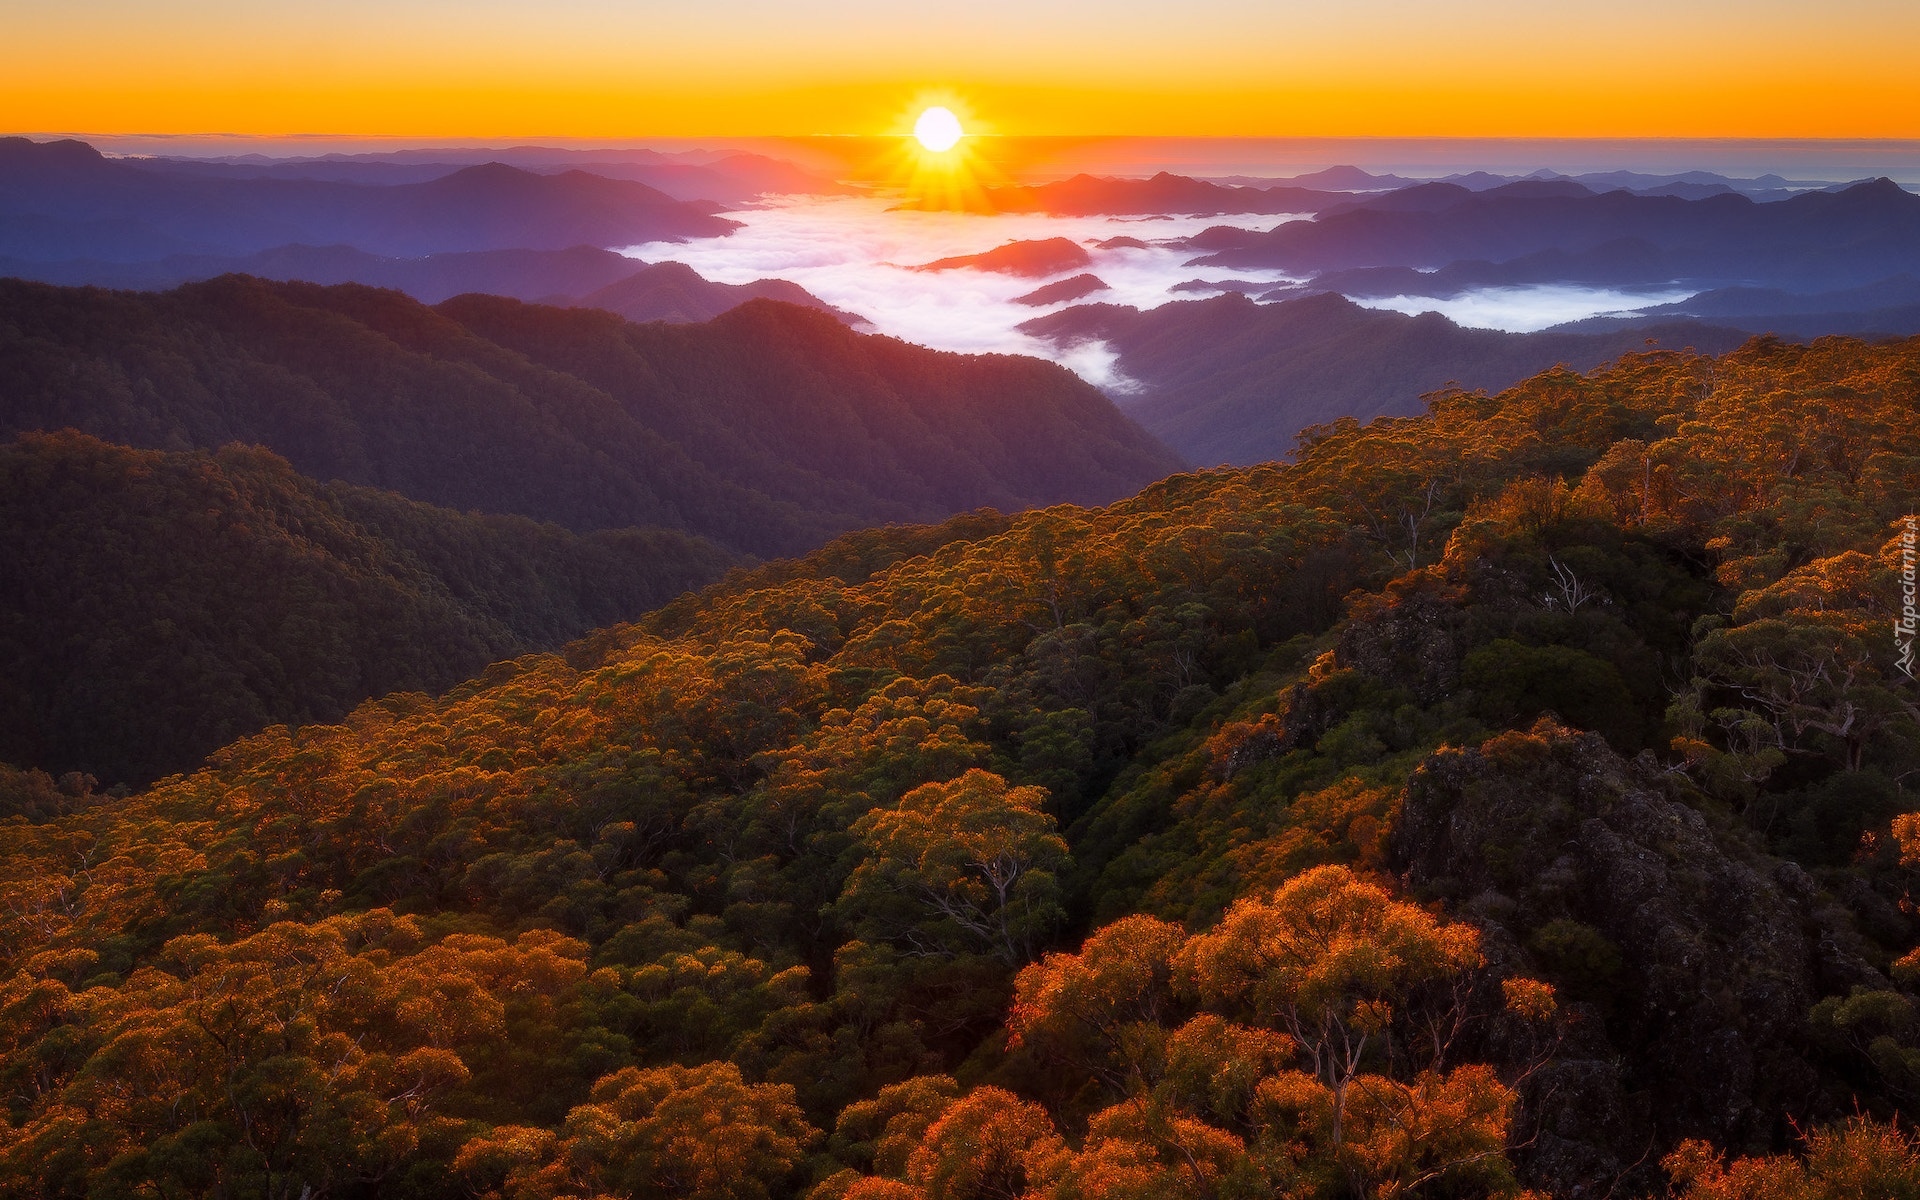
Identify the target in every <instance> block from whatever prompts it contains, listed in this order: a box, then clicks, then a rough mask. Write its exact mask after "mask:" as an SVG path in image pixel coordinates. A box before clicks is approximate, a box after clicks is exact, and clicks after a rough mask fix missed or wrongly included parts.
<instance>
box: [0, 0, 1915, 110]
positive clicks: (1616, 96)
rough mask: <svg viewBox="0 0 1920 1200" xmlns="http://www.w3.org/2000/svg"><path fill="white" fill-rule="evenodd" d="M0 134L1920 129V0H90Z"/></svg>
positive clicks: (34, 42)
mask: <svg viewBox="0 0 1920 1200" xmlns="http://www.w3.org/2000/svg"><path fill="white" fill-rule="evenodd" d="M12 7H15V8H17V9H18V10H19V11H16V12H12V13H9V14H8V16H7V18H6V36H5V39H4V42H3V43H0V113H4V114H5V116H4V117H0V122H3V123H4V126H5V127H6V128H7V129H8V131H13V132H80V133H98V134H112V133H136V132H138V133H208V132H225V133H246V134H265V135H272V134H288V133H337V134H357V135H387V136H411V137H423V136H424V137H431V136H446V137H505V136H511V137H541V136H551V137H563V136H564V137H606V138H612V137H623V138H632V137H665V136H713V135H769V134H787V135H790V134H834V133H847V134H853V133H888V132H904V131H905V130H906V128H907V127H909V126H910V124H911V120H912V114H913V112H914V110H915V108H916V106H917V105H918V104H919V103H920V102H921V100H922V99H923V97H924V96H926V95H928V94H932V93H933V92H936V91H937V92H939V93H941V94H942V95H945V96H950V97H957V98H959V100H960V101H961V102H962V104H963V105H964V107H965V108H966V109H967V114H968V115H969V117H970V120H971V124H972V126H973V127H974V128H975V129H984V130H991V131H993V132H999V133H1018V134H1173V135H1234V136H1314V135H1331V136H1348V135H1387V136H1391V135H1403V136H1427V135H1454V136H1560V137H1581V136H1654V137H1669V136H1670V137H1688V136H1696V137H1916V136H1920V71H1917V70H1916V69H1915V68H1914V63H1915V61H1916V60H1920V4H1914V3H1912V2H1911V0H1898V2H1895V0H1831V2H1829V3H1824V4H1819V5H1814V4H1807V3H1793V4H1787V3H1779V2H1777V0H1745V2H1738V0H1713V2H1707V0H1663V2H1653V0H1620V2H1617V3H1611V4H1605V5H1601V4H1578V5H1570V4H1559V5H1554V4H1545V3H1541V2H1540V0H1528V2H1526V3H1520V2H1517V0H1475V2H1472V3H1451V4H1444V3H1436V2H1433V0H1427V2H1425V3H1417V2H1414V0H1353V2H1350V3H1346V4H1343V5H1341V6H1340V8H1339V11H1338V12H1337V13H1330V12H1327V11H1325V9H1326V6H1325V4H1324V3H1321V4H1316V5H1314V6H1313V7H1312V9H1311V10H1309V8H1308V6H1306V5H1303V4H1291V3H1285V2H1281V0H1187V2H1186V3H1183V4H1181V5H1179V6H1178V7H1177V8H1176V6H1175V5H1173V4H1171V3H1165V2H1157V3H1145V2H1142V0H969V2H968V3H966V4H957V3H955V4H946V5H937V6H936V5H930V4H927V3H924V2H920V0H912V2H907V0H825V2H822V0H813V2H811V3H808V2H800V0H703V2H702V3H688V2H686V0H671V2H666V0H541V2H539V3H532V2H529V0H168V2H164V3H161V2H154V0H90V2H89V3H85V4H65V5H59V4H40V5H34V6H32V7H31V8H29V7H27V6H25V5H24V4H14V5H12Z"/></svg>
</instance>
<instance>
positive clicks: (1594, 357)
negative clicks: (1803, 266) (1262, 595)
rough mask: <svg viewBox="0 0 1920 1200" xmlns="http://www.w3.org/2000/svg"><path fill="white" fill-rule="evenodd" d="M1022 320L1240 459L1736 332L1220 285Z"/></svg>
mask: <svg viewBox="0 0 1920 1200" xmlns="http://www.w3.org/2000/svg"><path fill="white" fill-rule="evenodd" d="M1020 328H1021V330H1022V331H1023V332H1026V333H1030V334H1032V335H1034V336H1036V337H1042V338H1046V339H1048V340H1050V341H1053V342H1055V343H1059V344H1071V343H1073V342H1076V341H1087V340H1099V341H1102V342H1105V343H1106V344H1107V345H1108V346H1110V347H1111V348H1112V349H1113V350H1115V351H1116V352H1117V353H1118V360H1117V362H1116V366H1117V367H1118V368H1119V370H1120V371H1121V372H1122V373H1123V374H1124V375H1125V377H1126V379H1127V383H1126V384H1124V385H1123V386H1120V387H1116V388H1113V389H1111V394H1112V395H1113V397H1114V399H1115V401H1116V402H1117V403H1118V404H1119V405H1120V406H1121V407H1122V408H1123V409H1124V410H1125V411H1126V412H1127V413H1128V414H1129V415H1130V416H1132V417H1133V418H1134V419H1135V420H1137V421H1139V422H1140V424H1141V425H1142V426H1144V427H1145V428H1146V430H1147V431H1148V432H1149V433H1152V434H1153V435H1154V436H1155V437H1157V438H1159V439H1161V440H1162V441H1164V442H1165V443H1166V444H1167V445H1169V446H1171V447H1173V448H1174V449H1175V450H1176V451H1178V452H1179V453H1180V454H1182V455H1184V456H1185V457H1186V458H1188V459H1189V460H1191V461H1193V462H1197V463H1217V462H1224V463H1235V464H1242V465H1246V464H1252V463H1257V462H1264V461H1267V460H1270V459H1279V458H1285V457H1287V456H1288V455H1290V454H1292V453H1293V451H1294V448H1295V439H1296V437H1297V436H1298V435H1299V433H1300V431H1301V430H1303V429H1305V428H1307V427H1309V426H1314V425H1322V424H1325V423H1327V422H1331V421H1334V420H1337V419H1339V418H1341V417H1353V418H1356V419H1358V420H1360V421H1363V422H1364V421H1369V420H1372V419H1373V418H1374V417H1377V416H1411V415H1414V414H1416V413H1418V412H1420V411H1422V406H1423V402H1422V400H1421V397H1422V396H1423V395H1424V394H1425V393H1427V392H1431V391H1435V390H1437V389H1440V388H1443V387H1462V388H1466V389H1469V390H1471V389H1475V388H1484V389H1487V390H1488V391H1499V390H1500V389H1501V388H1503V387H1507V386H1510V385H1512V384H1514V383H1517V382H1518V381H1520V380H1522V379H1525V378H1526V377H1528V376H1529V375H1533V374H1536V373H1538V372H1540V371H1543V370H1546V369H1547V368H1549V367H1552V366H1555V365H1556V364H1569V365H1571V366H1574V367H1576V368H1578V369H1587V368H1591V367H1596V366H1599V365H1601V364H1603V363H1607V362H1611V361H1613V360H1614V359H1616V358H1618V357H1620V356H1621V355H1622V354H1626V353H1628V352H1631V351H1639V350H1645V349H1647V348H1648V347H1649V346H1664V347H1668V348H1675V349H1678V348H1689V349H1695V350H1698V351H1701V352H1703V353H1715V352H1719V351H1724V350H1730V349H1732V348H1733V347H1735V346H1738V345H1740V344H1741V343H1742V342H1744V341H1746V340H1747V338H1748V335H1747V334H1745V333H1742V332H1740V331H1738V330H1736V329H1732V328H1727V327H1725V326H1717V325H1709V324H1705V323H1703V322H1699V321H1688V320H1684V319H1679V318H1667V319H1666V320H1665V321H1664V322H1662V323H1657V324H1653V325H1640V324H1635V325H1633V326H1631V327H1629V328H1613V329H1608V330H1604V331H1600V332H1559V331H1552V332H1542V333H1531V334H1525V333H1505V332H1501V331H1499V330H1493V329H1468V328H1463V327H1461V326H1460V325H1457V324H1455V323H1454V322H1452V321H1449V320H1448V319H1447V318H1445V317H1443V316H1441V315H1440V314H1439V313H1432V312H1429V313H1423V314H1421V315H1419V316H1407V315H1405V314H1402V313H1397V312H1389V311H1385V310H1381V309H1372V308H1362V307H1361V306H1360V305H1358V304H1355V303H1354V302H1353V301H1351V300H1348V299H1346V298H1345V297H1342V296H1339V295H1334V294H1330V293H1329V294H1322V295H1317V296H1310V297H1303V298H1301V299H1297V300H1287V301H1281V302H1279V303H1270V304H1261V303H1256V302H1255V301H1253V300H1252V299H1249V298H1248V297H1246V296H1244V295H1241V294H1237V293H1230V294H1228V295H1223V296H1216V297H1214V298H1212V299H1208V300H1182V301H1175V302H1173V303H1170V304H1163V305H1161V306H1160V307H1158V308H1153V309H1149V310H1146V311H1141V310H1139V309H1135V308H1129V307H1126V306H1123V305H1113V304H1086V305H1078V306H1075V307H1072V308H1068V309H1065V310H1063V311H1061V312H1058V313H1050V314H1048V315H1046V316H1042V317H1036V318H1034V319H1033V320H1031V321H1028V322H1025V323H1024V324H1022V325H1021V326H1020Z"/></svg>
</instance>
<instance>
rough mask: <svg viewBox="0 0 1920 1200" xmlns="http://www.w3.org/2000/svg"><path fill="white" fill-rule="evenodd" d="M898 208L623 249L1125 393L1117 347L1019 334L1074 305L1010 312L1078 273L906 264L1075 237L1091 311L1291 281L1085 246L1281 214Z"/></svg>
mask: <svg viewBox="0 0 1920 1200" xmlns="http://www.w3.org/2000/svg"><path fill="white" fill-rule="evenodd" d="M891 205H892V202H891V201H888V200H883V199H875V198H871V197H850V198H832V199H825V200H821V199H814V198H794V199H787V200H782V201H776V202H774V203H771V204H769V205H767V206H766V207H764V208H757V209H748V210H746V211H742V212H732V213H729V214H728V216H729V217H731V218H732V219H734V220H737V221H741V222H743V223H744V224H745V228H743V229H741V230H739V231H738V232H736V233H734V234H732V235H731V236H729V237H725V238H709V239H703V240H699V241H693V242H685V243H676V242H652V243H648V244H646V245H640V246H633V247H629V248H628V249H626V250H625V251H624V253H626V254H629V255H632V256H633V257H635V258H639V259H644V260H646V261H648V262H664V261H674V262H683V263H686V264H687V265H688V266H691V267H692V268H694V269H695V270H696V271H699V272H700V273H701V274H702V275H704V276H706V277H707V278H709V279H714V280H718V281H720V282H722V283H748V282H751V281H752V280H755V279H762V278H768V277H777V278H781V279H790V280H792V281H793V282H795V283H797V284H799V285H800V286H802V287H804V288H806V289H807V290H808V291H810V292H812V293H813V294H814V295H816V296H818V297H820V298H821V299H822V300H825V301H826V302H827V303H829V304H831V305H833V306H835V307H836V308H841V309H845V310H847V311H849V312H853V313H857V314H859V315H860V316H862V317H865V318H866V319H867V320H868V321H870V322H872V324H873V326H874V328H875V329H877V330H878V331H879V332H881V333H885V334H888V335H890V336H893V337H897V338H901V339H904V340H906V341H909V342H915V343H918V344H920V345H923V346H931V347H933V348H935V349H938V350H954V351H960V352H965V353H1007V354H1032V355H1037V356H1039V357H1043V358H1050V359H1053V360H1054V361H1056V362H1060V363H1062V364H1064V365H1066V366H1068V367H1070V368H1072V369H1073V370H1074V371H1076V372H1077V373H1079V374H1080V375H1081V376H1082V377H1083V378H1086V379H1087V380H1089V381H1090V382H1093V383H1096V384H1099V385H1101V386H1103V387H1110V388H1115V389H1120V390H1124V387H1125V384H1124V382H1123V381H1120V380H1119V379H1118V377H1117V375H1116V374H1115V371H1114V367H1113V361H1112V359H1113V356H1112V353H1111V352H1110V351H1104V350H1103V349H1101V348H1097V347H1089V346H1085V345H1082V346H1076V347H1072V348H1068V349H1064V350H1056V349H1054V348H1053V347H1052V346H1050V345H1048V344H1047V343H1045V342H1042V341H1040V340H1038V339H1036V338H1032V337H1028V336H1027V335H1025V334H1023V333H1020V332H1019V331H1017V330H1016V329H1015V328H1014V327H1015V326H1016V325H1018V324H1020V323H1021V322H1022V321H1027V320H1031V319H1032V318H1034V317H1036V316H1039V315H1041V314H1043V313H1049V312H1056V311H1058V310H1060V309H1061V308H1064V307H1066V305H1065V304H1053V305H1047V306H1044V307H1038V308H1036V307H1032V306H1029V305H1025V304H1018V303H1015V300H1016V298H1017V297H1019V296H1023V295H1026V294H1027V293H1028V292H1031V291H1033V290H1034V289H1035V288H1038V287H1040V286H1041V285H1043V284H1044V283H1047V282H1048V281H1049V280H1051V279H1057V278H1062V277H1065V276H1070V275H1075V274H1079V273H1080V271H1079V270H1074V271H1066V272H1061V273H1060V274H1059V275H1055V276H1047V277H1044V278H1035V277H1029V276H1019V275H1001V274H994V273H991V272H986V271H972V270H958V271H941V272H937V273H929V272H924V271H914V270H911V269H910V268H912V267H914V266H916V265H919V264H921V263H926V262H931V261H933V260H934V259H938V258H948V257H952V256H955V255H962V254H978V253H980V252H982V251H986V250H991V249H993V248H994V247H996V246H1002V245H1005V244H1006V243H1008V242H1011V241H1024V240H1030V239H1039V238H1053V237H1066V238H1071V239H1073V240H1074V241H1076V242H1080V243H1082V244H1087V245H1088V252H1089V253H1090V254H1091V255H1092V256H1093V265H1092V266H1091V267H1088V268H1084V270H1086V271H1088V272H1091V273H1092V274H1095V275H1098V276H1099V277H1100V278H1101V280H1103V281H1104V282H1105V283H1106V284H1107V285H1108V287H1109V289H1110V290H1108V291H1105V292H1100V293H1098V294H1095V295H1092V296H1089V297H1087V298H1086V301H1085V302H1099V303H1112V304H1127V305H1132V306H1135V307H1139V308H1152V307H1155V306H1156V305H1160V304H1164V303H1166V302H1167V301H1168V300H1173V299H1183V298H1188V297H1185V296H1181V295H1176V294H1175V293H1173V292H1171V291H1170V290H1169V289H1171V288H1172V287H1173V286H1174V285H1175V284H1178V283H1181V282H1184V281H1187V280H1191V279H1211V280H1224V279H1233V278H1241V279H1245V278H1253V279H1260V280H1265V281H1271V282H1273V283H1274V284H1275V285H1278V284H1281V283H1285V282H1289V277H1288V276H1286V275H1284V274H1282V273H1280V272H1275V271H1264V272H1262V271H1232V270H1227V269H1224V268H1217V267H1189V266H1184V265H1182V264H1184V263H1185V262H1187V260H1189V259H1191V258H1192V257H1194V255H1193V254H1192V253H1191V252H1189V251H1185V250H1179V249H1175V248H1172V247H1168V246H1162V245H1153V244H1149V245H1148V246H1147V247H1146V248H1144V249H1141V248H1123V249H1113V250H1103V249H1099V248H1097V247H1095V246H1093V245H1091V244H1090V243H1094V242H1100V241H1105V240H1107V239H1109V238H1115V237H1133V238H1138V239H1139V240H1141V241H1144V242H1149V243H1152V242H1155V241H1161V240H1165V239H1171V238H1180V237H1186V236H1189V235H1191V234H1195V233H1198V232H1199V231H1200V230H1202V229H1205V228H1207V227H1208V226H1212V225H1221V224H1234V225H1239V226H1242V227H1244V228H1254V229H1271V228H1273V227H1274V226H1275V225H1277V224H1279V223H1280V222H1281V221H1284V220H1288V219H1290V218H1285V217H1272V216H1246V217H1239V218H1223V217H1176V218H1171V219H1166V220H1159V219H1142V218H1136V217H1049V216H1039V215H1027V214H1018V215H1013V214H1009V215H1001V216H982V215H977V214H972V213H957V212H918V211H907V210H898V209H894V208H892V207H891Z"/></svg>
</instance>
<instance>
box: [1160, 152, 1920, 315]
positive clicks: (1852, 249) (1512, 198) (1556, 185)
mask: <svg viewBox="0 0 1920 1200" xmlns="http://www.w3.org/2000/svg"><path fill="white" fill-rule="evenodd" d="M1629 243H1631V244H1637V245H1638V246H1639V247H1640V249H1638V250H1636V252H1635V254H1634V256H1633V257H1632V260H1631V261H1632V262H1633V263H1634V265H1635V271H1634V274H1637V275H1639V276H1640V278H1641V281H1644V282H1649V283H1651V282H1662V283H1671V282H1674V281H1680V282H1682V283H1685V284H1690V285H1691V286H1695V287H1697V288H1700V289H1701V290H1706V289H1708V288H1713V287H1720V286H1732V285H1749V286H1764V287H1777V288H1785V289H1789V290H1796V291H1821V290H1831V289H1836V288H1846V287H1855V286H1860V285H1863V284H1867V283H1871V282H1874V281H1876V280H1879V279H1884V278H1886V277H1887V276H1888V275H1890V274H1896V273H1900V272H1912V271H1920V196H1915V195H1913V194H1912V193H1910V192H1907V191H1905V190H1903V189H1902V188H1900V187H1899V186H1898V185H1897V184H1894V183H1893V182H1891V181H1889V180H1885V179H1880V180H1872V181H1868V182H1865V183H1860V184H1856V185H1854V186H1852V187H1849V188H1846V189H1845V190H1842V191H1837V192H1809V193H1805V194H1801V195H1797V196H1794V197H1793V198H1791V199H1786V200H1778V201H1773V202H1767V203H1762V202H1756V201H1755V200H1753V199H1751V198H1749V197H1747V196H1743V195H1738V194H1733V193H1726V194H1720V195H1714V196H1710V197H1707V198H1704V199H1698V200H1689V199H1684V198H1680V197H1676V196H1642V195H1635V194H1633V193H1631V192H1626V191H1612V192H1607V193H1604V194H1599V195H1595V194H1592V193H1591V192H1588V191H1587V190H1586V189H1585V188H1584V187H1581V186H1580V185H1578V184H1575V183H1572V182H1570V181H1564V180H1562V181H1522V182H1520V183H1513V184H1507V185H1504V186H1501V187H1497V188H1494V189H1492V190H1490V191H1482V192H1476V191H1471V190H1469V189H1467V188H1465V187H1461V186H1458V185H1454V184H1445V183H1432V184H1424V185H1421V186H1419V187H1412V188H1405V189H1402V190H1400V191H1396V192H1390V193H1387V194H1385V195H1383V196H1378V197H1373V198H1368V199H1364V200H1359V201H1353V202H1351V203H1349V204H1347V205H1346V206H1344V207H1341V208H1339V209H1337V210H1333V211H1329V212H1326V213H1323V214H1322V215H1320V216H1319V217H1318V218H1317V219H1314V220H1302V221H1290V222H1287V223H1285V224H1283V225H1281V226H1279V227H1278V228H1275V229H1272V230H1269V231H1265V232H1256V231H1249V230H1244V229H1233V228H1227V227H1216V228H1213V229H1209V230H1207V231H1205V232H1204V233H1202V234H1200V235H1198V236H1196V237H1194V238H1193V239H1191V242H1190V245H1191V247H1192V248H1193V249H1195V250H1198V251H1202V252H1204V255H1205V256H1204V257H1203V258H1201V259H1200V260H1198V261H1200V262H1202V263H1206V264H1212V265H1220V266H1228V267H1235V268H1251V267H1266V268H1277V269H1281V270H1286V271H1289V272H1297V273H1300V274H1302V275H1308V276H1324V275H1327V274H1329V273H1332V272H1347V271H1354V270H1358V269H1365V268H1394V267H1398V268H1413V269H1415V270H1422V271H1428V270H1438V269H1442V268H1447V267H1449V266H1450V265H1452V264H1456V263H1475V262H1480V263H1489V264H1502V263H1510V262H1512V261H1514V260H1517V259H1521V258H1523V257H1525V256H1528V255H1539V254H1544V253H1548V252H1559V253H1561V254H1565V255H1568V256H1569V258H1568V260H1567V264H1566V265H1567V267H1568V269H1569V270H1573V271H1574V272H1575V273H1574V274H1571V275H1564V276H1561V277H1560V278H1561V280H1562V281H1565V282H1576V283H1577V282H1617V281H1618V280H1619V277H1620V275H1621V271H1622V267H1621V264H1620V263H1619V262H1618V261H1616V256H1615V255H1614V254H1612V253H1611V252H1600V253H1593V252H1596V251H1601V248H1603V247H1609V246H1614V247H1617V246H1620V245H1622V244H1629ZM1583 266H1584V267H1585V268H1587V269H1588V273H1586V274H1583V273H1582V272H1581V268H1582V267H1583ZM1595 276H1603V277H1604V278H1597V277H1595Z"/></svg>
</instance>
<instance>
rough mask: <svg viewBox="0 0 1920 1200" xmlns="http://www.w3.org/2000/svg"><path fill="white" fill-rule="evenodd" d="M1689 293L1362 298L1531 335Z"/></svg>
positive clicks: (1480, 291)
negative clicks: (1538, 331)
mask: <svg viewBox="0 0 1920 1200" xmlns="http://www.w3.org/2000/svg"><path fill="white" fill-rule="evenodd" d="M1691 295H1693V292H1692V290H1691V289H1687V288H1666V289H1662V290H1659V291H1643V292H1623V291H1615V290H1613V289H1610V288H1589V287H1579V286H1577V285H1573V284H1552V283H1548V284H1537V285H1527V286H1524V287H1494V288H1476V289H1474V290H1472V291H1467V292H1462V293H1460V294H1459V295H1458V296H1450V297H1447V298H1446V299H1436V298H1434V297H1432V296H1383V297H1379V298H1368V299H1363V300H1358V301H1356V302H1355V303H1358V304H1362V305H1365V306H1366V307H1368V308H1384V309H1389V310H1391V311H1393V312H1403V313H1408V314H1410V315H1412V314H1419V313H1423V312H1437V313H1440V314H1441V315H1442V316H1445V317H1448V318H1450V319H1451V320H1452V321H1454V322H1455V323H1456V324H1459V325H1470V326H1473V327H1475V328H1479V329H1504V330H1507V331H1508V332H1511V333H1533V332H1535V331H1536V330H1541V329H1546V328H1547V327H1549V326H1552V325H1564V324H1565V323H1567V322H1568V321H1580V320H1584V319H1586V318H1587V317H1598V316H1615V315H1624V314H1626V313H1629V312H1632V311H1634V310H1636V309H1641V308H1646V307H1648V306H1649V305H1654V304H1667V303H1671V302H1672V301H1675V300H1685V299H1686V298H1687V297H1688V296H1691Z"/></svg>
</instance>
